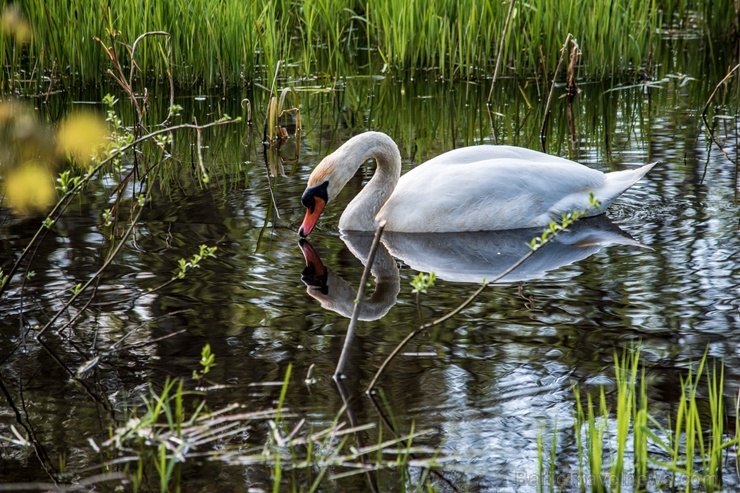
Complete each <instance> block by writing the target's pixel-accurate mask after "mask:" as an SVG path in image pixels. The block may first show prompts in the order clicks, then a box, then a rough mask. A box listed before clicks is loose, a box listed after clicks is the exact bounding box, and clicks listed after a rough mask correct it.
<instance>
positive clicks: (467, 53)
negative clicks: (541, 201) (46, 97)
mask: <svg viewBox="0 0 740 493" xmlns="http://www.w3.org/2000/svg"><path fill="white" fill-rule="evenodd" d="M13 5H14V7H13V8H12V9H8V10H6V13H5V15H4V17H3V22H2V26H3V30H4V32H5V33H6V35H5V36H0V54H2V57H3V59H4V63H3V66H4V70H3V71H2V79H1V82H2V84H3V87H4V88H5V89H9V88H11V87H13V88H16V87H18V86H19V85H21V86H22V85H23V84H28V83H29V81H30V80H35V81H36V82H39V81H40V79H41V77H42V76H45V77H49V78H50V79H51V80H52V81H53V80H55V79H57V78H59V77H60V76H62V75H66V76H71V77H72V78H73V79H74V80H77V81H79V82H100V80H101V76H102V74H103V73H104V71H105V68H106V57H107V55H106V54H105V53H104V52H103V51H101V49H100V48H99V47H98V46H97V45H96V41H95V40H96V38H97V39H101V40H103V41H104V42H105V43H106V44H108V46H109V47H110V48H111V49H112V50H113V52H115V53H117V54H118V55H117V56H119V57H120V56H121V55H122V54H123V51H122V48H121V47H120V46H117V45H119V44H120V43H122V42H123V43H124V44H125V43H129V44H131V43H133V42H134V40H135V39H137V38H138V37H139V36H140V35H142V34H144V33H147V32H155V31H158V32H165V33H168V39H167V40H165V39H154V38H153V39H149V40H147V41H146V42H144V43H142V44H141V46H140V47H139V48H138V50H137V56H136V62H137V65H138V66H139V67H140V68H141V69H142V71H143V74H142V75H143V76H145V77H146V76H149V75H151V74H153V73H161V72H162V70H163V68H164V67H166V66H168V65H170V64H174V65H175V66H177V67H178V71H177V72H178V73H177V78H178V81H179V82H180V83H182V84H194V85H197V86H200V87H203V86H205V87H213V86H220V87H224V88H225V87H226V86H230V85H240V84H243V83H244V82H253V81H260V80H262V81H264V80H269V78H270V76H271V75H272V74H273V73H274V72H275V69H276V68H277V66H278V63H280V62H281V61H282V62H283V63H284V64H285V65H286V66H290V67H293V69H292V71H291V72H292V73H293V75H294V76H297V77H308V76H314V75H319V76H323V75H325V74H326V75H330V76H337V75H339V76H341V75H344V74H346V73H347V72H348V70H349V68H350V67H352V69H351V72H355V71H356V68H355V67H357V66H366V67H367V73H370V74H373V75H374V74H377V73H378V72H380V71H383V70H392V71H395V72H399V73H409V74H412V75H413V74H415V73H422V72H425V71H427V70H428V69H433V70H434V71H435V73H436V74H437V76H439V77H442V78H445V79H456V78H466V79H469V78H487V77H489V76H490V75H491V74H492V73H493V67H494V63H495V61H496V59H497V58H498V52H499V48H500V46H499V45H500V40H501V34H502V31H503V30H504V20H505V19H506V18H507V10H508V7H509V2H486V3H480V2H474V1H467V2H457V1H450V0H431V1H429V2H413V1H412V2H397V1H395V0H371V1H369V2H358V1H356V0H316V1H313V0H312V1H297V2H290V1H286V0H280V1H275V2H268V3H261V2H239V1H237V0H229V1H225V2H218V3H214V2H210V1H208V0H194V1H184V0H177V1H172V2H155V1H143V2H137V3H135V4H132V3H131V2H126V1H125V0H112V1H110V2H107V3H106V4H105V6H102V7H101V5H100V4H99V3H97V2H94V1H92V0H74V1H71V2H54V3H48V2H44V1H42V0H24V1H22V2H16V3H14V4H13ZM736 8H737V7H736V4H734V3H733V0H722V1H719V2H717V1H714V2H711V1H708V0H703V1H699V2H692V3H691V4H690V3H689V2H686V1H680V2H675V1H664V0H652V1H648V2H645V1H640V0H624V1H620V2H599V1H595V0H594V1H589V2H572V1H568V0H552V1H547V2H544V1H537V2H517V3H516V5H515V9H514V11H513V15H512V19H511V25H510V28H509V29H508V35H507V36H506V37H505V38H504V39H505V46H504V47H503V48H504V51H503V54H504V60H502V62H505V66H506V69H505V74H507V75H518V76H532V75H535V76H540V77H547V76H548V75H549V74H552V73H553V71H554V68H555V64H556V61H557V58H558V53H559V49H560V46H561V45H562V43H563V41H564V40H565V39H566V37H567V35H568V34H569V33H570V34H572V35H573V37H574V38H575V39H576V40H577V41H578V44H579V46H580V47H581V50H582V53H583V58H582V62H583V65H582V66H581V67H580V69H579V74H580V76H581V77H583V78H587V79H599V78H604V77H622V75H623V74H627V78H629V79H631V78H634V76H635V74H638V73H640V72H648V73H649V72H650V71H651V69H650V64H651V62H652V60H654V58H655V52H656V51H657V50H658V49H659V48H660V47H659V43H658V41H659V38H660V36H661V34H660V33H661V32H663V33H666V34H668V35H670V33H672V32H674V31H675V30H688V29H690V28H689V27H688V26H689V25H692V26H697V27H695V28H691V29H692V31H691V32H692V33H696V35H698V36H707V37H709V38H717V37H721V36H724V35H726V34H728V33H731V32H732V30H733V29H734V27H733V26H734V25H735V23H736V22H737V20H736V18H737V13H736ZM731 12H735V17H734V19H733V16H732V15H728V14H729V13H731ZM62 26H63V27H62ZM29 32H30V33H32V34H29ZM67 32H74V33H75V36H67V35H66V33H67ZM167 43H170V44H171V46H167ZM24 81H25V82H24Z"/></svg>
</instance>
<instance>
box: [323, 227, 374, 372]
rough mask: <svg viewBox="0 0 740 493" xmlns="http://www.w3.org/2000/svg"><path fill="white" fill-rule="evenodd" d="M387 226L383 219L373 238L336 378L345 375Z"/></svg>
mask: <svg viewBox="0 0 740 493" xmlns="http://www.w3.org/2000/svg"><path fill="white" fill-rule="evenodd" d="M384 228H385V221H382V222H381V223H380V225H378V229H377V230H375V238H373V244H372V246H371V247H370V254H369V255H368V257H367V263H366V264H365V270H363V271H362V278H361V279H360V287H359V288H358V289H357V298H355V308H354V310H352V318H351V319H350V321H349V327H348V328H347V335H346V336H345V338H344V347H342V353H341V354H340V355H339V362H338V363H337V369H336V371H335V372H334V380H339V379H340V378H342V376H343V375H344V367H345V366H346V365H347V357H348V356H349V348H350V346H351V345H352V339H353V338H354V335H355V328H356V327H357V320H358V319H359V317H360V310H361V309H362V301H363V298H364V296H365V284H367V279H368V277H370V269H371V268H372V266H373V262H374V261H375V253H376V252H377V251H378V246H379V245H380V237H381V236H383V229H384Z"/></svg>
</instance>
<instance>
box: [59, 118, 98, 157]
mask: <svg viewBox="0 0 740 493" xmlns="http://www.w3.org/2000/svg"><path fill="white" fill-rule="evenodd" d="M107 137H108V130H107V128H106V125H105V121H103V118H102V117H101V116H100V115H98V114H95V113H92V112H79V113H75V114H72V115H70V116H68V117H67V118H65V119H64V120H63V121H62V122H61V123H60V125H59V131H58V133H57V148H58V149H59V152H60V153H62V154H63V155H65V156H66V157H69V158H70V159H73V160H74V161H75V162H76V163H77V164H79V165H80V166H90V165H91V164H92V162H93V158H94V157H97V156H100V155H101V153H102V152H103V149H104V145H105V143H106V142H107Z"/></svg>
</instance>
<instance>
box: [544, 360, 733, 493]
mask: <svg viewBox="0 0 740 493" xmlns="http://www.w3.org/2000/svg"><path fill="white" fill-rule="evenodd" d="M614 382H615V384H614V392H613V393H614V395H611V394H609V395H608V394H607V391H606V390H605V389H604V388H603V387H602V388H601V389H600V390H599V392H598V393H597V394H596V396H595V397H594V396H593V395H592V394H591V393H586V401H585V403H584V401H583V397H582V395H581V391H580V390H579V389H576V390H575V411H576V416H575V424H574V435H575V439H576V448H577V452H578V455H577V471H576V474H577V478H578V487H579V488H580V489H581V491H594V492H620V491H638V490H639V491H644V490H646V489H647V490H648V491H655V490H661V488H670V489H671V490H673V491H687V492H688V491H694V490H695V489H699V490H701V491H709V492H712V491H719V490H721V489H722V477H723V475H733V474H734V473H735V471H734V465H732V461H730V460H728V459H730V455H729V454H734V453H735V452H733V451H732V449H733V448H734V447H736V446H737V445H738V443H740V439H739V438H738V437H737V435H736V434H735V433H734V432H731V431H730V430H727V429H726V427H725V421H726V419H727V412H726V409H725V399H726V397H725V395H724V394H723V390H724V367H723V365H722V364H721V363H717V362H709V360H708V358H707V356H706V354H705V356H704V357H703V358H702V360H701V361H699V362H697V364H696V365H694V366H693V367H692V368H689V369H688V370H687V372H686V375H685V376H684V377H683V378H682V379H681V393H680V398H679V399H678V402H677V404H676V407H675V408H674V409H672V410H671V412H670V413H667V412H665V410H660V411H653V410H651V409H650V404H649V399H648V382H647V379H646V372H645V369H644V368H642V367H641V362H640V351H639V349H636V350H631V351H625V352H623V353H622V355H621V356H620V355H615V380H614ZM554 440H555V439H554V438H553V447H552V448H551V451H550V454H549V456H548V457H545V454H542V453H541V454H540V458H539V460H540V471H542V470H544V469H545V467H547V465H548V464H549V466H550V467H552V464H556V463H557V462H558V461H557V453H556V450H555V447H554V443H555V442H554ZM543 447H544V445H540V448H541V449H542V448H543ZM569 453H570V452H569ZM735 460H736V458H735ZM658 477H660V478H663V480H664V481H666V482H667V483H668V484H663V485H659V484H655V482H654V481H655V479H654V478H658ZM540 478H541V479H540V482H541V487H540V490H541V491H556V490H555V484H554V483H553V481H552V479H550V480H549V481H545V478H544V477H543V476H542V474H540ZM550 478H552V475H551V476H550ZM587 478H588V480H587ZM666 478H670V479H666ZM651 479H652V481H653V483H650V481H651ZM545 486H548V487H549V489H547V488H545ZM572 486H575V485H572Z"/></svg>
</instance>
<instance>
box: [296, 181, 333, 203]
mask: <svg viewBox="0 0 740 493" xmlns="http://www.w3.org/2000/svg"><path fill="white" fill-rule="evenodd" d="M328 188H329V180H326V181H325V182H324V183H322V184H321V185H316V186H315V187H308V188H307V189H306V190H305V191H304V192H303V195H302V196H301V204H303V207H305V208H306V209H310V210H313V208H314V205H315V204H316V202H315V201H314V197H318V198H320V199H322V200H323V201H324V203H326V202H329V194H328V192H327V189H328Z"/></svg>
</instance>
